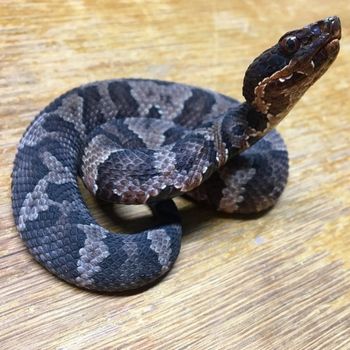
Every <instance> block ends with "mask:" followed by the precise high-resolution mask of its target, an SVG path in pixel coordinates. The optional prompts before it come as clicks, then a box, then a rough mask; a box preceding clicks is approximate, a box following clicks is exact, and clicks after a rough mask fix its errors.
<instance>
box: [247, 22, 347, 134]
mask: <svg viewBox="0 0 350 350" xmlns="http://www.w3.org/2000/svg"><path fill="white" fill-rule="evenodd" d="M340 37H341V25H340V20H339V18H338V17H336V16H334V17H328V18H326V19H323V20H321V21H318V22H315V23H311V24H309V25H307V26H306V27H304V28H301V29H297V30H293V31H290V32H288V33H286V34H284V35H283V36H282V37H281V38H280V39H279V41H278V43H277V44H276V45H274V46H273V47H271V48H270V49H268V50H266V51H265V52H263V53H262V54H261V55H260V56H259V57H257V58H256V59H255V60H254V61H253V63H252V64H251V65H250V66H249V67H248V69H247V72H246V75H245V78H244V84H243V95H244V97H245V98H246V100H247V102H248V103H249V104H250V105H252V106H253V108H254V109H255V110H256V111H258V112H260V113H263V114H264V115H266V116H267V118H268V121H269V122H268V127H269V128H271V127H273V126H275V125H276V124H277V123H278V122H279V121H280V120H281V119H282V118H283V117H284V116H285V115H286V114H287V113H288V112H289V111H290V109H291V108H292V107H293V106H294V105H295V103H296V102H297V101H298V100H299V99H300V97H301V96H302V95H303V94H304V93H305V91H306V90H307V89H308V88H309V87H310V86H311V85H312V84H313V83H314V82H315V81H316V80H317V79H318V78H320V77H321V76H322V74H323V73H324V72H325V71H326V70H327V69H328V67H329V66H330V65H331V64H332V63H333V61H334V60H335V58H336V57H337V54H338V52H339V40H340Z"/></svg>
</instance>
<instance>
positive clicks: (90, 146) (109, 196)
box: [12, 17, 340, 291]
mask: <svg viewBox="0 0 350 350" xmlns="http://www.w3.org/2000/svg"><path fill="white" fill-rule="evenodd" d="M339 39H340V21H339V19H338V18H337V17H329V18H327V19H325V20H322V21H319V22H316V23H313V24H310V25H308V26H306V27H304V28H302V29H299V30H295V31H292V32H288V33H286V34H285V35H284V36H282V38H281V39H280V40H279V41H278V43H277V44H276V45H274V46H273V47H272V48H270V49H269V50H267V51H265V52H264V53H262V54H261V55H260V56H259V57H258V58H257V59H255V60H254V62H253V63H252V64H251V65H250V66H249V68H248V70H247V72H246V75H245V79H244V85H243V94H244V96H245V98H246V101H245V102H244V103H239V102H238V101H236V100H234V99H232V98H229V97H227V96H224V95H221V94H218V93H215V92H212V91H208V90H204V89H200V88H196V87H192V86H188V85H183V84H176V83H170V82H164V81H157V80H141V79H121V80H110V81H101V82H95V83H91V84H87V85H84V86H81V87H78V88H75V89H73V90H71V91H69V92H67V93H65V94H64V95H62V96H61V97H59V98H58V99H56V100H55V101H54V102H53V103H51V104H50V105H49V106H48V107H46V108H45V109H44V110H43V111H42V112H41V113H40V114H39V115H38V116H37V117H36V118H35V120H34V121H33V123H32V124H31V125H30V126H29V128H28V129H27V131H26V133H25V134H24V136H23V138H22V140H21V142H20V144H19V147H18V152H17V156H16V159H15V165H14V169H13V174H12V177H13V182H12V200H13V212H14V217H15V221H16V225H17V227H18V230H19V232H20V234H21V237H22V239H23V241H24V242H25V244H26V245H27V247H28V249H29V251H30V252H31V254H32V255H33V256H34V257H35V259H36V260H37V261H39V262H40V263H41V264H42V265H44V266H45V267H46V268H47V269H48V270H49V271H51V272H52V273H54V274H55V275H57V276H58V277H60V278H62V279H64V280H65V281H67V282H69V283H72V284H75V285H77V286H80V287H83V288H87V289H91V290H98V291H122V290H127V289H134V288H139V287H142V286H145V285H147V284H149V283H151V282H152V281H154V280H156V279H158V278H159V277H160V276H162V275H163V274H164V273H166V272H167V271H168V270H169V269H170V268H171V266H172V265H173V263H174V261H175V259H176V257H177V255H178V253H179V248H180V241H181V224H180V219H179V215H178V212H177V209H176V207H175V204H174V203H173V202H172V200H171V199H170V198H172V197H174V196H176V195H179V194H184V193H186V194H187V195H188V196H191V197H192V198H194V199H195V200H198V201H202V202H206V203H208V204H211V205H212V206H214V207H216V208H217V209H218V210H222V211H225V212H229V213H233V212H241V213H250V212H257V211H261V210H264V209H266V208H269V207H271V206H272V205H273V204H274V203H275V202H276V200H277V199H278V197H279V195H280V194H281V192H282V190H283V188H284V186H285V183H286V180H287V174H288V155H287V151H286V148H285V145H284V142H283V140H282V139H281V137H280V136H279V134H278V133H277V132H276V131H274V129H273V128H274V127H275V126H276V124H277V123H278V122H279V121H280V120H282V119H283V117H284V116H285V115H286V114H287V113H288V112H289V110H290V109H291V108H292V107H293V105H294V104H295V103H296V102H297V101H298V100H299V98H300V97H301V96H302V95H303V93H304V92H305V91H306V90H307V89H308V87H310V86H311V85H312V84H313V83H314V82H315V81H316V80H317V79H318V78H319V77H320V76H321V75H322V74H323V73H324V72H325V71H326V70H327V68H328V67H329V66H330V64H331V63H332V62H333V61H334V59H335V58H336V56H337V53H338V50H339ZM78 176H80V177H81V178H82V179H83V181H84V184H85V186H86V187H87V188H88V189H89V190H90V191H91V192H92V193H93V194H95V195H96V196H98V197H100V198H102V199H105V200H107V201H111V202H118V203H126V204H131V203H146V204H148V205H149V206H150V207H151V209H152V211H153V213H154V214H155V215H156V216H157V217H158V218H159V220H160V223H159V225H158V226H156V227H154V228H152V229H147V230H144V231H142V232H138V233H136V234H114V233H111V232H109V231H107V230H106V229H104V228H102V227H101V226H99V225H98V224H97V223H96V221H95V220H94V219H93V217H92V216H91V215H90V213H89V211H88V210H87V208H86V206H85V204H84V202H83V200H82V197H81V194H80V192H79V189H78V185H77V177H78Z"/></svg>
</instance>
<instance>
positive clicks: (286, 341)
mask: <svg viewBox="0 0 350 350" xmlns="http://www.w3.org/2000/svg"><path fill="white" fill-rule="evenodd" d="M0 13H1V16H0V96H1V104H0V118H1V124H0V157H1V158H0V159H1V168H0V227H1V236H0V250H1V254H0V288H1V301H0V348H1V349H62V350H63V349H69V350H71V349H152V350H153V349H267V350H270V349H308V350H309V349H329V350H335V349H350V273H349V269H350V219H349V216H350V195H349V189H350V188H349V177H350V164H349V163H350V162H349V161H350V151H349V146H350V133H349V131H350V130H349V125H350V118H349V110H350V99H349V88H350V78H349V77H350V62H349V57H350V40H349V34H350V33H349V30H350V2H349V1H347V0H338V1H337V2H328V1H323V0H309V1H307V2H305V1H302V0H293V1H290V0H282V1H278V2H273V1H267V0H266V1H265V0H262V1H232V0H230V1H226V0H220V1H204V0H203V1H199V0H192V1H187V0H186V1H185V0H172V1H171V0H165V1H160V0H159V1H156V0H151V1H141V0H139V1H125V0H124V1H122V0H118V1H114V0H103V1H92V0H86V1H83V0H67V1H58V0H52V1H48V0H38V1H35V0H33V1H29V0H28V1H23V0H22V1H9V0H2V1H1V2H0ZM334 14H337V15H339V16H340V17H341V19H342V23H343V40H342V47H341V52H340V55H339V58H338V59H337V61H336V63H335V64H334V66H333V67H332V68H331V69H330V71H329V72H327V74H326V75H325V76H324V78H322V79H321V81H319V82H318V83H317V84H316V85H315V86H314V87H313V88H312V89H311V91H310V92H309V93H307V95H306V96H305V97H304V98H303V99H302V101H301V102H300V103H299V104H298V105H297V107H296V108H295V109H294V110H293V112H292V113H290V115H289V116H288V118H287V119H286V120H285V121H284V122H283V123H282V124H281V126H280V127H279V130H280V131H281V132H282V133H283V135H284V137H285V139H286V142H287V144H288V147H289V150H290V158H291V169H290V179H289V183H288V186H287V189H286V191H285V193H284V194H283V196H282V198H281V200H280V201H279V203H278V204H277V206H276V207H275V208H274V209H273V210H271V211H270V212H268V213H266V215H263V216H261V217H258V218H255V219H251V220H246V219H242V218H231V217H223V216H220V215H218V214H216V213H214V212H211V211H209V210H207V209H204V208H199V207H196V206H194V205H192V204H189V203H187V202H186V201H185V200H181V199H179V200H177V203H178V204H179V205H180V206H181V208H182V209H181V211H182V216H183V218H184V230H185V236H184V239H183V247H182V252H181V254H180V257H179V259H178V261H177V263H176V265H175V267H174V269H173V270H172V271H171V273H170V274H169V275H168V276H166V278H165V279H164V280H163V281H162V282H161V283H159V284H157V285H156V286H154V287H152V288H150V289H148V290H146V291H144V292H143V293H140V294H134V295H123V296H119V295H117V296H107V295H99V294H93V293H89V292H85V291H81V290H79V289H76V288H74V287H71V286H69V285H67V284H66V283H64V282H61V281H59V280H57V279H56V278H55V277H53V276H52V275H51V274H49V273H48V272H46V271H45V270H44V269H43V268H41V267H40V266H39V265H38V264H37V263H35V262H34V261H33V259H32V258H31V256H30V255H29V254H28V253H27V251H26V249H25V248H24V246H23V244H22V242H21V240H20V238H19V236H18V234H17V231H16V228H15V226H14V223H13V218H12V212H11V202H10V198H11V191H10V174H11V170H12V162H13V158H14V155H15V150H16V145H17V143H18V141H19V138H20V136H21V135H22V133H23V132H24V130H25V128H26V126H27V125H28V124H29V123H30V121H31V120H32V119H33V118H34V116H35V114H36V113H37V112H38V111H39V110H40V109H42V108H43V107H44V106H45V105H46V104H47V103H48V102H50V101H51V100H52V99H53V98H54V97H56V96H57V95H59V94H61V93H62V92H64V91H65V90H67V89H69V88H72V87H74V86H76V85H80V84H82V83H85V82H87V81H91V80H99V79H107V78H111V77H115V78H117V77H146V78H157V79H167V80H175V81H179V82H184V83H190V84H194V85H199V86H203V87H209V88H212V89H214V90H218V91H220V92H222V93H226V94H228V95H231V96H235V97H240V96H241V86H242V78H243V74H244V71H245V69H246V67H247V66H248V64H249V63H250V61H251V60H252V59H253V58H254V57H255V56H256V55H257V54H259V53H260V51H262V50H263V49H265V48H266V47H268V46H269V45H271V44H273V43H274V41H275V40H276V39H278V37H279V36H280V35H281V34H282V33H284V32H285V31H287V30H290V29H293V28H294V27H298V26H301V25H304V24H306V23H308V22H311V21H313V20H316V19H319V18H322V17H325V16H329V15H334ZM82 191H84V190H83V189H82ZM84 196H85V197H86V200H87V203H88V205H89V207H90V208H91V210H92V211H93V213H94V215H95V216H96V218H97V220H98V221H99V222H100V223H101V224H103V225H104V226H106V227H108V228H112V229H115V230H117V229H125V230H126V231H132V230H133V229H137V228H141V227H143V225H147V224H149V223H150V214H149V213H148V211H147V210H146V209H145V208H143V207H119V206H117V207H114V208H109V207H107V206H105V205H100V204H99V203H97V202H96V201H94V200H93V199H91V198H90V197H89V196H87V195H86V193H84Z"/></svg>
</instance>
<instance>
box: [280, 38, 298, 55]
mask: <svg viewBox="0 0 350 350" xmlns="http://www.w3.org/2000/svg"><path fill="white" fill-rule="evenodd" d="M280 46H281V47H282V49H283V50H284V51H286V52H287V53H294V52H296V51H297V50H298V49H299V47H300V41H299V40H298V38H297V37H295V36H293V35H291V36H286V37H284V38H283V39H282V40H281V41H280Z"/></svg>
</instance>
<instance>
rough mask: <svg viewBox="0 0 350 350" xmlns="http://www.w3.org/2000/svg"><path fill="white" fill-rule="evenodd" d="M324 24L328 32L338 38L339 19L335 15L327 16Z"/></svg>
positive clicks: (339, 30) (339, 32)
mask: <svg viewBox="0 0 350 350" xmlns="http://www.w3.org/2000/svg"><path fill="white" fill-rule="evenodd" d="M326 26H327V30H328V31H329V33H331V34H332V35H333V36H335V37H337V38H340V36H341V24H340V19H339V18H338V17H337V16H334V17H328V18H327V19H326Z"/></svg>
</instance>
